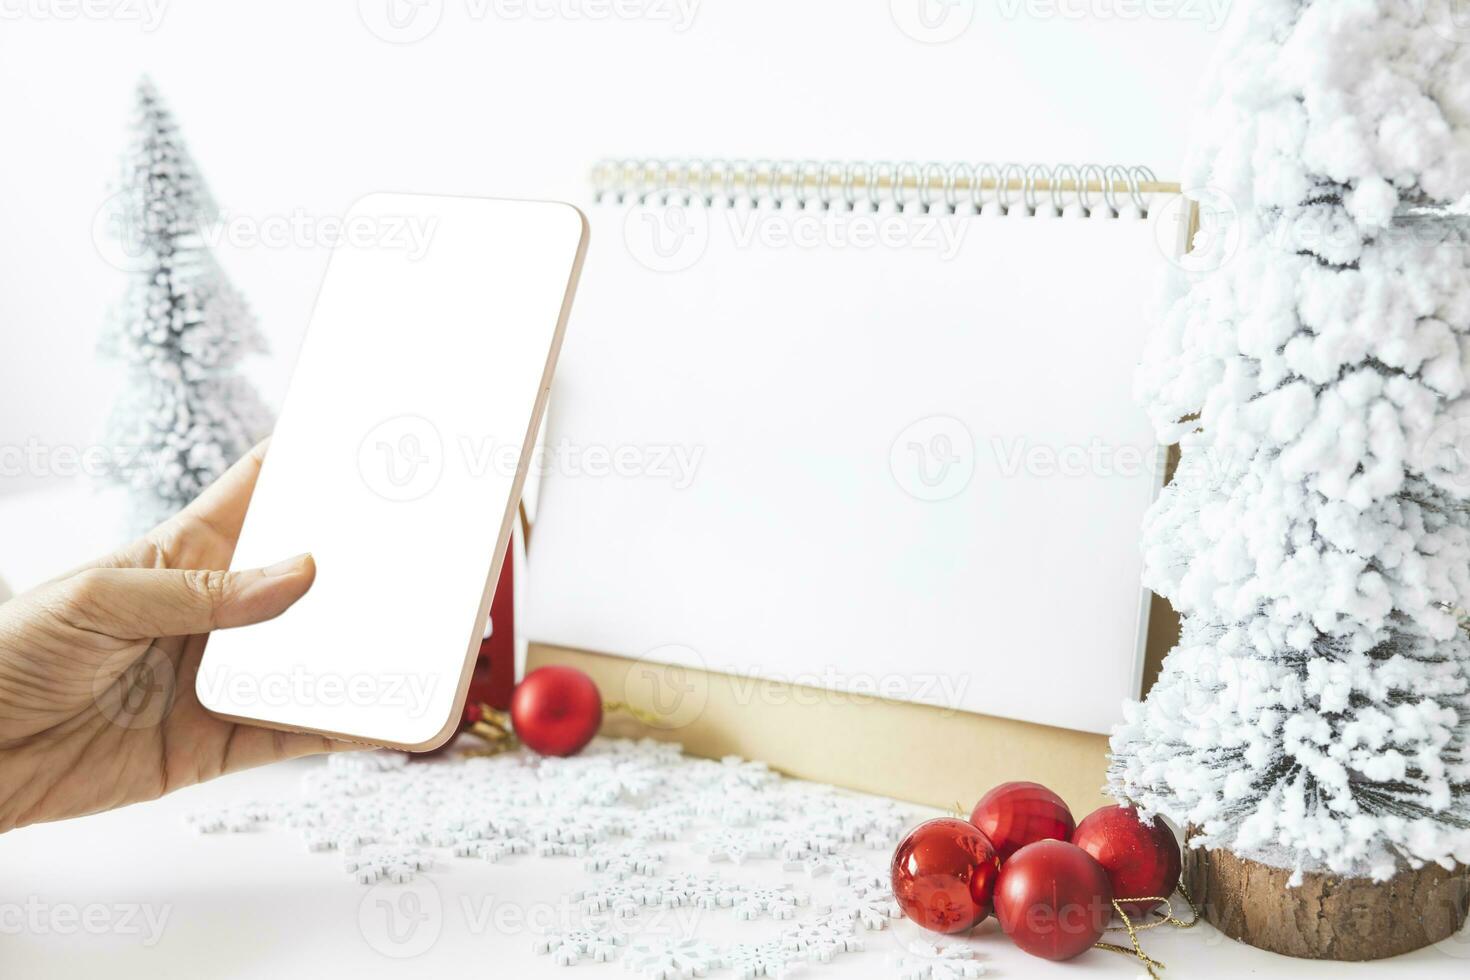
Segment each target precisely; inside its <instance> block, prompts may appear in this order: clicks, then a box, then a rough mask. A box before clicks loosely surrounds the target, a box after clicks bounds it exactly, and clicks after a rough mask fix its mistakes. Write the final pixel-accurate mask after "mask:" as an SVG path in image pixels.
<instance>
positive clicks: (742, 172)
mask: <svg viewBox="0 0 1470 980" xmlns="http://www.w3.org/2000/svg"><path fill="white" fill-rule="evenodd" d="M592 187H593V191H594V193H595V194H596V196H597V199H598V200H611V201H614V202H625V201H630V200H632V201H640V202H646V201H655V202H658V203H670V202H678V203H682V204H689V203H693V202H694V201H696V200H699V201H702V202H703V203H705V204H714V203H716V202H717V201H718V202H722V203H725V204H735V203H736V202H745V203H750V204H754V205H757V206H759V205H761V204H763V203H766V202H771V203H774V204H777V205H779V204H781V203H782V202H791V203H794V204H795V205H797V206H798V207H819V208H833V207H838V208H844V209H847V210H854V209H858V208H869V209H877V208H879V207H882V206H883V205H892V206H894V207H897V208H901V209H902V208H907V207H910V206H913V207H919V208H923V209H925V210H928V211H931V212H932V211H935V210H937V209H943V210H946V211H948V212H951V213H953V212H956V211H958V210H960V209H961V208H966V209H968V208H973V209H974V210H975V211H982V210H984V209H985V208H986V207H987V206H988V205H994V206H995V207H997V208H998V209H999V210H1000V212H1001V213H1002V214H1009V213H1010V212H1011V210H1012V209H1013V208H1021V209H1023V210H1024V212H1025V213H1026V214H1035V213H1036V212H1037V210H1038V209H1039V208H1041V207H1042V206H1043V203H1044V204H1045V205H1046V206H1049V207H1050V208H1052V209H1053V210H1055V211H1056V212H1057V213H1061V212H1062V211H1065V210H1066V209H1067V208H1069V207H1072V206H1073V205H1076V206H1077V207H1078V208H1080V210H1081V213H1082V214H1083V215H1084V216H1091V215H1092V213H1093V211H1094V210H1095V209H1096V208H1098V207H1099V206H1101V207H1103V208H1106V209H1107V212H1108V214H1109V215H1110V216H1111V217H1114V218H1116V217H1119V216H1121V214H1122V208H1123V206H1124V201H1125V197H1126V201H1127V203H1128V204H1131V205H1132V207H1133V209H1134V210H1135V211H1136V212H1137V213H1138V214H1139V215H1140V216H1142V217H1148V212H1149V207H1150V205H1151V202H1152V198H1153V197H1154V196H1156V195H1162V194H1170V195H1172V194H1178V193H1179V192H1180V188H1179V185H1178V184H1169V183H1164V182H1161V181H1160V180H1159V179H1158V178H1157V177H1156V176H1155V175H1154V172H1153V171H1152V170H1150V169H1149V168H1148V167H1120V166H1107V167H1104V166H1098V165H1097V164H1085V165H1082V166H1076V165H1073V164H1066V163H1064V164H1059V165H1056V166H1045V165H1043V164H1030V165H1023V164H1015V163H1011V164H993V163H977V164H970V163H954V164H949V165H944V164H939V163H924V164H920V163H913V162H901V163H889V162H872V163H866V162H856V163H842V162H823V161H820V160H798V161H793V160H725V159H711V160H634V159H628V160H616V159H607V160H601V161H599V162H598V163H597V164H596V165H595V166H594V167H593V168H592ZM1043 195H1044V196H1043Z"/></svg>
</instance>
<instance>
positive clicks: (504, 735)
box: [465, 701, 660, 758]
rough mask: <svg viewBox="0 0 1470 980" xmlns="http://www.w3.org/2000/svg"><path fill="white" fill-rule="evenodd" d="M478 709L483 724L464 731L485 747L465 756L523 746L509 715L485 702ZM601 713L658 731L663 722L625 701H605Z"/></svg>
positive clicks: (650, 713)
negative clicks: (623, 716)
mask: <svg viewBox="0 0 1470 980" xmlns="http://www.w3.org/2000/svg"><path fill="white" fill-rule="evenodd" d="M479 708H480V720H479V721H477V722H475V723H474V724H473V725H471V726H470V727H469V728H467V729H465V731H467V732H469V733H470V734H471V735H474V736H475V737H476V738H479V739H482V740H483V741H484V742H485V744H484V745H482V746H479V747H477V748H473V749H468V750H466V751H465V755H468V756H472V757H477V758H483V757H484V756H489V755H499V754H500V753H502V752H508V751H510V750H511V749H513V748H515V747H516V746H517V745H519V744H521V743H520V740H519V739H518V738H516V733H515V728H514V726H513V725H511V721H510V714H509V712H505V711H500V710H497V709H495V708H492V707H490V706H489V705H488V704H485V703H484V702H481V703H480V705H479ZM602 712H603V714H605V715H615V714H625V715H628V716H629V717H631V718H634V719H636V720H638V721H641V722H642V723H643V724H645V725H648V726H649V727H651V728H656V727H658V724H659V721H660V719H659V716H658V715H656V714H654V713H653V712H652V711H644V710H643V709H642V708H635V707H633V706H632V705H630V704H626V703H624V702H622V701H604V702H603V703H602Z"/></svg>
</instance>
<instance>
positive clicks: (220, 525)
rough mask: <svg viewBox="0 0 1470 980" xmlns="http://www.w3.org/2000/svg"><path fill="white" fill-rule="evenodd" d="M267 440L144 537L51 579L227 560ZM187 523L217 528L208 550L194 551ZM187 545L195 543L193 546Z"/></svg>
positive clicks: (57, 580) (197, 543)
mask: <svg viewBox="0 0 1470 980" xmlns="http://www.w3.org/2000/svg"><path fill="white" fill-rule="evenodd" d="M269 445H270V438H269V437H267V438H265V439H262V440H261V441H260V442H258V443H256V444H255V445H254V446H253V447H252V448H251V450H250V451H249V452H248V453H246V454H245V455H244V456H242V457H240V459H239V460H237V461H236V462H235V464H234V465H233V466H231V467H230V468H229V469H228V470H226V471H225V472H224V475H222V476H221V477H220V478H219V479H218V480H215V481H214V482H213V483H211V484H210V485H209V486H208V487H206V488H205V490H204V492H203V493H201V494H200V495H199V496H198V497H196V498H195V499H194V501H193V502H192V503H191V504H189V506H187V507H185V508H184V509H183V510H182V511H180V512H179V513H178V514H176V515H174V516H173V517H171V518H169V519H168V520H167V521H164V522H163V523H162V524H160V525H159V526H158V527H156V528H154V529H153V530H152V531H150V532H148V533H147V534H146V535H144V536H143V537H141V538H138V539H137V540H135V541H132V542H129V543H128V544H126V545H124V546H123V547H121V548H119V549H118V550H116V551H114V552H112V553H111V554H107V555H104V556H102V557H101V558H98V559H96V560H94V561H89V562H87V563H85V564H83V565H81V566H79V567H76V568H72V569H70V570H69V571H67V572H64V573H62V574H61V575H58V576H57V577H56V578H54V579H51V580H50V581H51V582H59V581H62V580H64V579H69V578H71V577H73V576H74V575H76V574H77V573H78V572H81V571H84V570H86V569H88V568H156V567H164V568H168V567H179V566H187V565H204V564H216V563H218V564H228V563H229V560H230V553H231V551H232V550H233V549H234V546H235V540H236V539H237V538H239V536H240V527H241V525H242V524H243V523H244V522H245V510H246V508H247V507H248V506H249V505H250V498H251V496H252V495H253V494H254V492H255V482H256V480H257V479H259V477H260V466H261V463H262V462H263V461H264V460H265V451H266V448H267V447H268V446H269ZM191 524H193V525H196V526H198V525H203V526H204V527H206V528H208V529H209V530H211V531H214V532H215V535H216V536H217V537H216V538H215V539H213V540H211V541H208V542H204V543H203V544H204V546H206V547H208V548H209V549H210V551H211V553H210V554H208V555H204V554H198V553H197V552H198V550H199V549H198V547H197V546H198V545H200V542H199V541H198V540H197V538H198V535H195V534H191V533H190V525H191ZM221 541H223V542H227V546H226V547H224V548H222V549H221V548H219V547H217V545H218V544H219V543H220V542H221ZM191 545H194V546H195V547H192V548H191ZM210 559H212V560H210Z"/></svg>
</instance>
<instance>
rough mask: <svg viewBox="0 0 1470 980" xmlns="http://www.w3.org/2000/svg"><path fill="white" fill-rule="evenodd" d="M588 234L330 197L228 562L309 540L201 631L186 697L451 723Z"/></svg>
mask: <svg viewBox="0 0 1470 980" xmlns="http://www.w3.org/2000/svg"><path fill="white" fill-rule="evenodd" d="M587 236H588V229H587V221H586V218H585V217H584V216H583V214H582V213H581V212H580V211H578V210H577V209H576V208H574V207H572V206H571V205H568V204H562V203H557V202H549V201H513V200H494V199H487V198H470V197H439V196H425V195H417V194H372V195H370V196H368V197H365V198H363V199H362V200H360V201H358V202H357V203H356V204H355V205H354V206H353V207H352V208H351V210H350V211H349V212H348V214H347V215H346V216H345V218H344V219H343V235H342V239H341V242H340V244H339V245H338V246H337V247H336V248H335V249H334V250H333V252H332V254H331V256H330V258H329V260H328V265H327V271H326V274H325V278H324V279H323V281H322V286H321V290H320V292H319V293H318V296H317V300H316V306H315V308H314V310H313V312H312V316H311V321H310V324H309V325H308V327H307V330H306V334H305V338H304V339H303V341H302V345H301V350H300V354H299V355H298V357H297V361H296V367H295V370H294V372H293V374H292V377H291V384H290V387H289V389H288V391H287V394H286V398H285V401H284V403H283V405H282V407H281V413H280V419H279V421H278V422H277V424H276V427H275V431H274V433H273V435H272V438H271V444H270V448H269V450H268V452H267V453H266V457H265V461H264V464H263V465H262V467H261V472H260V478H259V482H258V483H257V484H256V487H255V493H254V495H253V496H252V498H251V501H250V507H249V510H248V512H247V513H246V516H245V522H244V526H243V528H242V530H241V532H240V539H239V543H238V545H237V546H236V549H235V554H234V559H233V561H232V566H231V567H233V568H253V567H258V566H263V565H267V564H270V563H272V562H275V561H279V560H281V559H284V558H288V557H291V556H293V555H297V554H300V553H302V552H310V553H311V554H312V555H313V557H314V558H315V559H316V566H317V575H316V581H315V583H314V584H313V586H312V588H311V590H310V591H309V592H308V593H307V594H306V595H305V596H304V597H302V599H301V600H300V601H298V602H297V603H296V604H295V605H294V606H292V607H291V609H289V610H288V611H287V612H286V613H284V614H283V615H282V616H280V617H278V618H277V619H274V620H272V621H270V622H267V623H260V624H256V625H254V626H248V627H244V628H241V629H234V630H222V631H219V632H216V633H214V634H213V635H211V636H210V638H209V641H208V643H207V645H206V647H205V650H204V658H203V661H202V662H201V664H200V669H199V673H198V675H197V677H196V680H195V690H196V692H197V694H198V697H199V701H200V703H201V704H202V705H203V706H204V707H205V708H206V709H208V710H209V711H211V712H213V713H215V714H217V715H219V716H221V717H223V718H227V719H230V720H232V721H238V722H244V723H247V724H251V725H261V726H265V727H269V728H279V729H283V730H286V731H296V732H314V733H317V734H321V735H328V736H331V737H333V738H338V739H347V740H352V741H357V742H364V743H368V744H372V745H381V746H390V747H393V748H398V749H405V750H408V751H422V750H427V749H432V748H435V747H437V746H439V745H440V744H442V743H443V742H444V741H446V740H447V739H448V738H449V737H450V736H451V735H452V734H453V733H454V731H455V728H456V727H457V724H458V722H459V718H460V711H461V706H462V704H463V702H464V698H465V692H466V690H467V688H468V686H469V680H470V672H471V670H472V668H473V666H474V658H475V655H476V652H477V650H478V648H479V643H480V638H481V635H482V632H483V630H484V626H485V620H486V617H487V616H488V614H489V608H490V599H491V596H492V594H493V592H494V588H495V583H496V580H497V579H498V577H499V575H500V562H501V559H502V556H503V555H504V554H505V551H506V545H507V543H508V541H509V540H510V534H511V526H512V522H513V520H514V519H515V515H516V509H517V505H518V503H519V501H520V496H521V488H522V486H523V484H524V481H525V479H526V473H527V468H528V462H529V460H530V457H531V453H532V449H533V445H534V441H535V438H536V434H537V430H538V428H539V425H540V421H541V416H542V413H543V412H544V411H545V408H546V399H547V394H548V392H549V390H550V387H551V379H552V373H553V371H554V369H555V367H556V360H557V354H558V352H559V351H560V349H561V343H562V337H563V334H564V332H565V330H566V324H567V318H568V316H569V314H570V312H571V306H572V296H573V294H574V292H575V290H576V285H577V279H578V276H579V274H580V272H581V267H582V260H583V257H584V255H585V254H586V250H587Z"/></svg>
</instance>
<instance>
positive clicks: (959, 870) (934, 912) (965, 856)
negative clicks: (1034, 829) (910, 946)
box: [891, 817, 1000, 932]
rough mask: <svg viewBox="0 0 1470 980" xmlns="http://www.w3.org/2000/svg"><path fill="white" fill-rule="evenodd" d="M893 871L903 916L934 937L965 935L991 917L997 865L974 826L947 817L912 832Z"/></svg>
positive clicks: (895, 856)
mask: <svg viewBox="0 0 1470 980" xmlns="http://www.w3.org/2000/svg"><path fill="white" fill-rule="evenodd" d="M891 870H892V875H893V897H894V898H896V899H897V900H898V904H899V906H900V907H901V908H902V909H903V912H904V915H907V916H908V917H909V918H910V919H912V920H913V921H914V922H916V923H918V924H919V925H921V926H923V927H924V928H925V929H929V930H931V931H933V932H964V931H965V930H967V929H970V928H972V927H974V926H976V925H978V924H979V923H980V922H981V921H982V920H983V919H984V918H985V917H986V916H987V915H989V914H990V910H991V900H992V897H993V895H994V891H995V881H996V878H997V877H998V875H999V874H1000V859H999V858H997V857H996V855H995V848H993V847H991V846H990V841H989V840H987V839H986V837H985V835H984V834H982V833H980V831H978V830H976V829H975V828H974V826H972V825H971V824H969V823H967V822H966V821H964V820H956V819H954V818H951V817H945V818H941V819H939V820H930V821H927V822H925V823H921V824H919V826H917V827H915V828H914V829H913V830H912V831H910V832H909V835H908V836H907V837H905V838H904V839H903V840H902V841H901V842H900V843H899V845H898V850H896V851H894V852H893V865H892V869H891Z"/></svg>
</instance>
